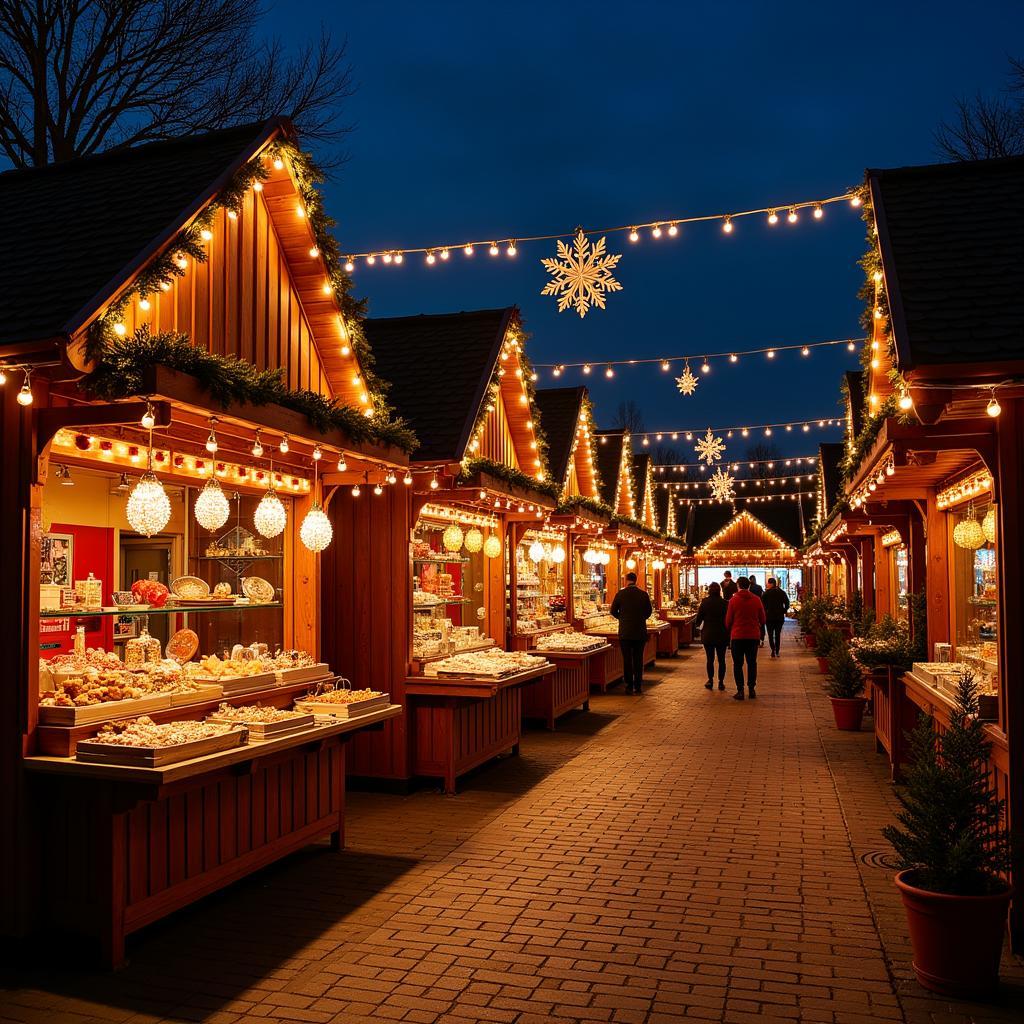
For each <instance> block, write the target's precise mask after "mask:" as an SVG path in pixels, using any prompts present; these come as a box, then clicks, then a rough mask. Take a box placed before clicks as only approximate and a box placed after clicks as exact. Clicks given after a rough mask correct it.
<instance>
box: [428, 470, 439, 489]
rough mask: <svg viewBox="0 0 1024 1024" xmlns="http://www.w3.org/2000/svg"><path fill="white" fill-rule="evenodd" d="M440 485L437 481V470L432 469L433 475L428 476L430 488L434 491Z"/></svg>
mask: <svg viewBox="0 0 1024 1024" xmlns="http://www.w3.org/2000/svg"><path fill="white" fill-rule="evenodd" d="M440 486H441V485H440V484H439V483H438V482H437V470H436V469H435V470H434V475H433V476H432V477H431V478H430V489H431V490H432V491H436V490H437V489H438V487H440Z"/></svg>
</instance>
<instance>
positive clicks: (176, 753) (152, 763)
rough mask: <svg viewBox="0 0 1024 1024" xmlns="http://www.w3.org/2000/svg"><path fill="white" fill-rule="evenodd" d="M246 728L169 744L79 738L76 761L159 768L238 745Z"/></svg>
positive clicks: (244, 734) (243, 741)
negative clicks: (128, 743)
mask: <svg viewBox="0 0 1024 1024" xmlns="http://www.w3.org/2000/svg"><path fill="white" fill-rule="evenodd" d="M248 735H249V733H248V730H247V729H246V728H245V727H239V728H237V729H232V730H231V731H230V732H226V733H222V734H221V735H220V736H208V737H207V738H206V739H202V740H193V741H192V742H191V743H176V744H174V745H173V746H170V747H123V746H120V745H118V744H116V743H99V742H97V741H96V740H81V741H80V742H79V743H78V746H77V747H76V748H75V760H76V761H86V762H89V763H90V764H124V765H131V766H132V767H136V768H160V767H162V766H163V765H168V764H175V763H176V762H178V761H189V760H191V759H192V758H193V757H202V756H203V755H204V754H216V753H217V752H218V751H221V750H230V749H231V748H232V747H240V746H242V744H243V743H245V741H246V740H247V739H248Z"/></svg>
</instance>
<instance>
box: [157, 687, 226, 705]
mask: <svg viewBox="0 0 1024 1024" xmlns="http://www.w3.org/2000/svg"><path fill="white" fill-rule="evenodd" d="M223 696H224V687H222V686H221V685H220V683H203V685H202V686H200V687H199V689H198V690H188V691H187V692H183V693H172V694H171V695H170V697H171V707H172V708H176V707H180V706H181V705H183V704H199V703H201V702H202V701H204V700H218V699H219V698H221V697H223Z"/></svg>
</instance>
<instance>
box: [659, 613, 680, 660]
mask: <svg viewBox="0 0 1024 1024" xmlns="http://www.w3.org/2000/svg"><path fill="white" fill-rule="evenodd" d="M662 627H663V628H661V629H658V630H655V631H654V635H655V636H656V637H657V656H658V657H659V658H674V657H675V656H676V654H677V653H678V651H679V627H678V626H677V625H676V624H675V623H674V622H669V621H667V620H666V621H665V622H663V623H662Z"/></svg>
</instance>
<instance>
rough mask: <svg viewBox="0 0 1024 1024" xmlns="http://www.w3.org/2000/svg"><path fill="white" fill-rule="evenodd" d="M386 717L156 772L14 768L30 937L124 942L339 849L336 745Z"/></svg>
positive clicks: (50, 761) (340, 755)
mask: <svg viewBox="0 0 1024 1024" xmlns="http://www.w3.org/2000/svg"><path fill="white" fill-rule="evenodd" d="M401 713H402V709H401V708H400V707H398V706H397V705H391V706H390V707H387V708H383V709H381V710H379V711H376V712H372V713H370V714H367V715H364V716H362V717H360V718H355V719H351V720H342V719H339V720H338V721H337V722H336V723H331V724H329V725H325V726H318V727H314V728H312V729H309V730H306V731H304V732H301V733H295V734H293V735H291V736H286V737H282V738H281V739H277V740H270V741H268V742H265V743H250V744H246V745H245V746H242V747H233V748H231V749H229V750H225V751H220V752H218V753H215V754H208V755H206V756H205V757H200V758H194V759H193V760H190V761H181V762H179V763H177V764H173V765H168V766H166V767H163V768H137V767H122V766H119V765H109V764H84V763H79V762H77V761H75V760H73V759H72V758H64V757H47V756H37V757H28V758H25V762H24V763H25V768H26V774H27V777H28V785H29V791H30V802H31V806H32V807H33V809H34V819H33V828H34V829H35V831H36V834H37V837H38V840H39V842H38V849H39V850H40V851H41V853H42V856H41V863H40V864H39V878H40V882H39V891H40V893H41V894H42V895H41V900H42V902H41V904H40V908H39V913H38V927H39V929H40V930H41V931H45V932H46V933H47V934H48V936H49V937H50V938H52V933H53V932H71V933H75V934H79V935H85V936H88V937H90V938H93V939H95V940H98V942H99V945H100V951H101V956H102V960H103V962H104V963H105V964H106V965H108V966H110V967H118V966H120V965H121V964H122V963H123V962H124V941H125V936H126V935H127V934H130V933H131V932H134V931H137V930H138V929H139V928H143V927H145V926H146V925H148V924H151V923H153V922H154V921H157V920H159V919H160V918H162V917H165V916H167V915H168V914H170V913H172V912H173V911H175V910H178V909H180V908H181V907H184V906H187V905H188V904H189V903H192V902H194V901H195V900H197V899H200V898H202V897H203V896H206V895H209V894H210V893H212V892H215V891H216V890H218V889H221V888H223V887H224V886H226V885H229V884H231V883H232V882H235V881H237V880H238V879H240V878H242V877H244V876H245V875H248V874H251V873H252V872H253V871H257V870H259V869H260V868H263V867H265V866H266V865H267V864H270V863H272V862H273V861H275V860H278V859H279V858H281V857H284V856H286V855H287V854H289V853H293V852H295V851H296V850H299V849H302V848H303V847H304V846H307V845H308V844H309V843H311V842H314V841H315V840H317V839H320V838H323V837H324V836H328V837H329V838H330V840H331V846H332V848H333V849H335V850H339V849H341V847H342V845H343V842H344V813H345V758H344V749H345V743H346V742H347V741H348V740H349V738H350V737H352V736H354V735H356V734H357V733H358V732H360V731H361V730H363V729H367V728H381V727H382V726H383V723H384V722H385V721H387V720H388V719H391V718H395V717H396V716H398V715H400V714H401Z"/></svg>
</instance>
